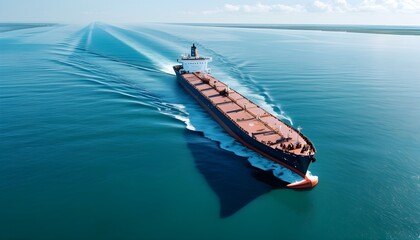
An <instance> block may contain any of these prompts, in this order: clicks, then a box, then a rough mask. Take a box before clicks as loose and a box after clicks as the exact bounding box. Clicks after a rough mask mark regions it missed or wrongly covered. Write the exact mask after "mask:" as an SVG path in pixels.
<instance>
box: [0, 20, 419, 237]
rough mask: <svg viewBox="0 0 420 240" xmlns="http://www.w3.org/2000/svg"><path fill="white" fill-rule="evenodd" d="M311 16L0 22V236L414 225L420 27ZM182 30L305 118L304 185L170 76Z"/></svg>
mask: <svg viewBox="0 0 420 240" xmlns="http://www.w3.org/2000/svg"><path fill="white" fill-rule="evenodd" d="M320 28H321V29H320ZM352 29H353V28H352ZM384 29H386V27H383V28H381V31H384ZM319 30H322V26H320V27H318V28H315V29H298V30H293V29H278V28H273V29H270V28H264V27H262V28H259V27H255V26H253V27H248V28H247V27H236V26H217V27H211V26H186V25H169V24H143V25H110V24H106V23H92V24H90V25H85V26H78V25H63V24H6V23H4V24H0V239H240V240H245V239H266V240H268V239H418V238H419V237H420V204H419V203H420V159H419V158H420V36H415V35H410V34H398V33H395V31H394V32H393V34H371V33H369V32H368V31H366V29H362V30H360V31H362V32H363V33H357V31H355V32H352V33H350V32H341V31H337V32H335V30H334V31H332V30H328V31H319ZM356 30H357V29H356ZM418 30H419V29H414V31H415V32H418ZM353 31H354V29H353ZM399 31H404V29H403V30H401V29H399ZM409 31H413V28H410V29H409ZM382 33H383V32H382ZM385 33H386V31H385ZM192 43H195V44H196V45H197V46H198V51H199V53H200V54H202V55H206V56H211V57H213V62H212V63H211V64H210V67H211V70H212V74H213V75H214V76H215V77H217V78H218V79H220V80H222V81H225V82H226V83H228V84H229V85H230V86H231V87H232V88H234V89H235V90H237V91H239V92H241V93H242V94H243V95H245V96H247V97H248V98H250V99H251V100H253V101H254V102H256V103H257V104H259V105H261V106H262V107H264V108H265V109H267V110H268V111H270V112H272V113H273V114H276V115H277V116H278V117H280V118H282V119H283V120H284V121H286V122H288V123H290V124H293V126H295V127H297V126H301V127H302V129H303V130H302V132H303V133H304V134H305V135H306V136H308V137H309V138H310V139H311V140H312V142H313V143H314V144H315V146H316V148H317V151H318V153H317V161H316V162H315V163H313V164H311V166H310V168H309V170H310V172H311V174H312V175H315V176H318V177H319V184H318V185H317V186H316V187H315V188H313V189H311V190H303V191H302V190H301V191H297V190H291V189H287V188H285V184H287V182H293V181H295V180H296V179H295V176H293V175H292V174H290V172H288V171H287V170H285V169H283V168H281V167H279V166H276V165H275V164H272V163H271V162H269V161H267V160H266V159H264V158H262V157H260V156H259V155H257V154H255V153H253V152H252V151H250V150H248V149H246V148H245V147H243V146H242V145H241V144H239V143H238V142H236V141H235V140H234V139H232V138H231V137H230V136H229V135H227V133H225V132H224V131H223V130H222V128H221V127H219V126H218V124H217V123H216V122H215V121H214V120H212V118H211V117H210V116H209V115H208V114H207V113H206V112H205V111H204V110H203V109H202V108H201V107H200V105H198V103H196V102H195V100H194V99H193V98H192V97H190V96H189V95H188V94H187V93H186V92H185V91H184V90H183V89H182V88H181V87H180V85H179V84H178V83H177V82H176V77H175V75H174V73H173V70H172V66H173V65H175V64H177V62H176V59H177V58H179V56H180V54H181V53H186V52H188V51H189V47H190V46H191V44H192Z"/></svg>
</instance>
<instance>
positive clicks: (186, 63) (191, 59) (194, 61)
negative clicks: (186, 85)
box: [177, 44, 212, 73]
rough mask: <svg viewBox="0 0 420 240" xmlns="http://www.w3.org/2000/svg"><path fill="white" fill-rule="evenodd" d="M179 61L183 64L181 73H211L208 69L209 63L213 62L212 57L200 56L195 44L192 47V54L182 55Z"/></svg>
mask: <svg viewBox="0 0 420 240" xmlns="http://www.w3.org/2000/svg"><path fill="white" fill-rule="evenodd" d="M177 61H178V62H180V63H182V69H181V71H184V72H187V73H188V72H190V73H191V72H200V73H210V69H209V68H208V67H207V63H208V62H211V61H212V59H211V58H210V57H200V56H198V52H197V48H196V46H195V45H194V44H193V45H192V47H191V54H184V55H181V59H178V60H177Z"/></svg>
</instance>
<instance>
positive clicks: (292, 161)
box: [174, 66, 314, 177]
mask: <svg viewBox="0 0 420 240" xmlns="http://www.w3.org/2000/svg"><path fill="white" fill-rule="evenodd" d="M178 70H179V66H174V71H175V73H176V76H177V80H178V82H179V84H180V85H181V86H182V87H183V88H184V89H185V90H186V91H187V92H188V93H189V94H190V95H191V96H192V97H194V98H195V99H196V100H197V102H198V103H199V104H200V105H201V106H202V107H203V108H204V109H206V111H207V112H208V113H209V114H210V115H211V116H212V117H213V118H214V119H215V120H216V121H217V122H218V123H219V124H220V126H222V127H223V129H224V130H225V131H226V132H227V133H229V135H231V136H232V137H234V138H235V139H236V140H238V141H239V142H241V143H242V144H243V145H245V146H246V147H248V148H250V149H252V150H253V151H255V152H257V153H259V154H260V155H262V156H263V157H265V158H267V159H270V160H271V161H274V162H276V163H278V164H281V165H283V166H285V167H287V168H288V169H290V170H292V171H293V172H295V173H297V174H299V175H300V176H302V177H305V175H306V172H307V169H308V167H309V164H310V163H311V162H312V161H313V160H314V158H313V156H310V155H308V156H302V155H295V154H290V153H288V152H284V151H280V150H277V149H273V148H271V147H269V146H267V145H265V144H263V143H261V142H259V141H257V140H255V139H254V138H252V137H251V136H249V135H248V134H246V133H245V132H244V131H243V130H241V129H240V128H239V127H238V126H237V125H236V124H235V123H234V122H232V121H231V120H230V119H229V118H227V117H226V115H225V114H223V113H222V112H221V111H220V110H219V109H218V108H217V107H216V106H214V104H213V103H212V102H210V101H209V100H208V99H207V98H206V97H205V96H203V95H202V94H201V93H200V92H199V91H198V90H197V89H196V88H194V87H193V86H192V85H191V84H189V83H188V81H187V80H186V79H185V78H184V77H183V76H182V74H180V73H179V71H178Z"/></svg>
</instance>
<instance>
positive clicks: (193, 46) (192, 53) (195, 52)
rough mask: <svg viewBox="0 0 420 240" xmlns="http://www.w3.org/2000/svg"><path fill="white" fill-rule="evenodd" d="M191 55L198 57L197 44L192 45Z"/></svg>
mask: <svg viewBox="0 0 420 240" xmlns="http://www.w3.org/2000/svg"><path fill="white" fill-rule="evenodd" d="M191 57H198V52H197V47H196V46H195V44H194V43H193V45H192V47H191Z"/></svg>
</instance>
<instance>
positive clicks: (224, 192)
mask: <svg viewBox="0 0 420 240" xmlns="http://www.w3.org/2000/svg"><path fill="white" fill-rule="evenodd" d="M185 138H186V140H187V143H188V147H189V149H190V150H191V153H192V155H193V157H194V161H195V164H196V167H197V168H198V170H199V171H200V173H201V174H202V175H203V176H204V178H205V179H206V181H207V183H208V184H209V186H210V187H211V189H212V190H213V191H214V192H215V193H216V195H217V196H218V198H219V202H220V217H221V218H225V217H229V216H231V215H233V214H235V213H236V212H237V211H239V210H240V209H242V208H243V207H245V206H246V205H247V204H248V203H250V202H252V201H253V200H254V199H256V198H258V197H259V196H261V195H263V194H266V193H268V192H270V191H271V190H273V189H280V188H285V187H286V184H288V183H286V182H283V181H281V180H280V179H278V178H276V177H274V175H273V173H272V172H271V171H268V172H266V171H262V170H260V169H256V168H254V167H252V166H251V165H250V163H249V162H248V158H246V157H241V156H237V155H235V154H234V153H232V152H229V151H226V150H223V149H221V148H220V147H219V146H218V143H217V142H215V141H212V140H210V139H208V138H206V137H204V135H203V133H202V132H195V131H191V130H188V129H187V130H186V131H185Z"/></svg>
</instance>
